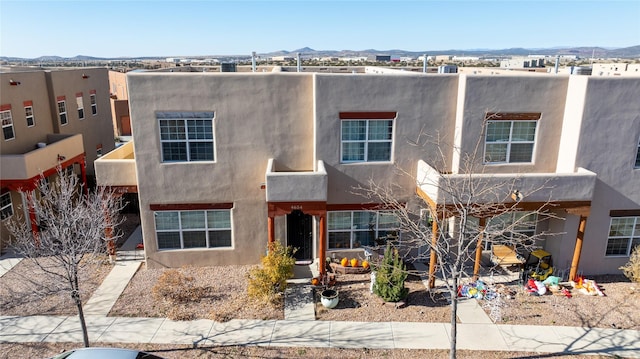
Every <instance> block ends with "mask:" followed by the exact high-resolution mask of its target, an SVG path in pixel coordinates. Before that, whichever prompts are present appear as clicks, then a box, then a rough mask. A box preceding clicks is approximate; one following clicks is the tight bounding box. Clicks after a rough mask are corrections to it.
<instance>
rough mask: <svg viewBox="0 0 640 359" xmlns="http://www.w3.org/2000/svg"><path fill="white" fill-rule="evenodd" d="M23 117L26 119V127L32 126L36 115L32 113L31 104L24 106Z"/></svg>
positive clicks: (34, 123)
mask: <svg viewBox="0 0 640 359" xmlns="http://www.w3.org/2000/svg"><path fill="white" fill-rule="evenodd" d="M24 117H25V120H26V121H27V127H33V126H35V125H36V117H35V115H34V114H33V106H25V107H24ZM29 122H31V124H29Z"/></svg>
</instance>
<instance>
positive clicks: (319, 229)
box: [98, 72, 640, 274]
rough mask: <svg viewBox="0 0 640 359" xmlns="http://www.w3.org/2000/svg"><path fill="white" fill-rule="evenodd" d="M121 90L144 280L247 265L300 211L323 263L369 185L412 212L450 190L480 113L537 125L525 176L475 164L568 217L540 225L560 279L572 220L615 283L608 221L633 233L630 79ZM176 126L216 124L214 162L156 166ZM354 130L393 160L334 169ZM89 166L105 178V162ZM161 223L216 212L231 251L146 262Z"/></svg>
mask: <svg viewBox="0 0 640 359" xmlns="http://www.w3.org/2000/svg"><path fill="white" fill-rule="evenodd" d="M127 82H128V88H129V104H130V111H131V122H132V131H133V138H134V144H133V145H132V146H133V153H134V158H135V159H134V161H135V169H136V176H137V180H135V181H136V182H137V191H138V194H139V201H140V211H141V222H142V229H143V236H144V241H145V255H146V258H147V263H148V265H149V267H159V266H167V267H177V266H182V265H188V264H191V265H226V264H252V263H257V262H258V261H259V258H260V256H261V255H262V254H263V253H264V250H265V248H266V244H267V240H268V239H269V238H271V237H275V239H279V240H283V241H284V242H286V241H287V238H288V235H289V233H288V232H290V231H291V228H290V227H288V224H287V221H289V220H290V219H289V218H290V217H288V216H287V215H288V214H293V213H294V212H295V211H298V210H299V211H302V212H305V211H308V213H311V214H312V221H313V224H312V227H311V230H312V232H313V248H312V252H311V255H312V256H313V257H314V258H315V257H319V256H320V257H321V256H322V255H323V254H325V253H326V252H325V251H327V250H329V251H330V250H331V249H332V248H329V247H328V246H327V241H326V236H327V232H326V230H327V228H326V213H327V212H331V211H338V210H355V209H357V208H359V206H361V207H362V208H365V207H366V206H365V205H366V203H367V201H368V200H367V199H364V198H363V197H362V196H361V195H359V194H357V193H356V192H357V191H356V190H355V188H357V187H358V186H366V185H367V182H368V181H369V180H374V181H375V182H377V183H380V184H385V183H388V184H394V185H395V186H396V187H395V188H396V190H395V192H394V194H395V196H396V197H397V199H398V200H400V201H402V202H411V201H415V194H416V191H417V189H418V188H420V187H421V184H420V182H419V181H418V182H416V178H417V177H420V176H427V175H432V176H435V177H432V178H438V176H456V175H457V174H458V173H459V172H462V170H461V169H460V166H461V163H462V161H461V159H460V157H459V153H460V152H468V151H470V150H472V149H473V148H474V146H476V145H479V148H480V149H481V150H483V148H484V132H483V131H484V127H483V126H484V124H485V120H486V119H487V113H499V114H507V117H508V115H509V114H512V115H514V114H515V115H514V116H516V117H517V116H521V117H517V118H529V119H532V118H533V119H534V120H535V121H536V124H537V125H536V126H537V127H536V133H535V143H534V145H533V150H532V160H531V161H530V162H526V163H501V164H487V163H484V162H483V161H482V158H483V156H482V155H481V156H479V160H478V162H477V163H476V164H475V168H476V171H477V174H478V175H480V174H481V176H479V177H482V176H484V177H485V178H486V179H488V180H490V181H496V182H498V183H499V182H500V181H503V180H504V181H507V180H514V179H515V180H517V181H514V183H516V184H517V185H518V186H519V188H520V189H521V190H523V191H526V190H527V188H536V187H538V186H540V184H544V185H545V186H548V187H549V189H548V190H547V191H546V192H542V193H537V196H538V197H534V196H532V197H530V198H529V199H528V200H529V201H534V202H540V201H543V200H544V199H549V198H551V200H553V201H557V202H559V203H564V204H565V207H566V208H565V207H562V206H561V207H559V208H558V209H557V210H556V211H557V216H558V217H560V219H553V220H549V221H547V223H545V229H547V230H550V231H554V232H556V233H562V234H560V235H558V236H554V238H553V239H548V240H546V241H544V242H543V243H542V244H543V245H544V246H545V248H546V249H547V250H549V251H552V252H553V255H554V258H555V259H556V261H557V262H558V265H559V266H560V267H562V268H565V267H569V266H570V265H571V263H570V262H571V260H572V258H573V250H574V248H575V243H576V233H577V230H578V226H579V223H580V220H581V219H582V220H583V221H584V220H586V223H587V229H586V232H585V236H584V246H583V250H582V256H581V258H582V259H581V261H580V266H579V270H580V271H581V272H583V273H586V274H592V273H617V272H618V269H617V268H618V267H619V266H620V265H622V264H624V263H625V262H626V260H628V256H611V255H609V256H606V255H605V252H606V248H607V240H608V230H609V225H610V222H611V216H612V215H613V216H617V215H619V213H621V212H624V213H627V214H628V215H630V216H632V217H635V216H637V217H640V178H639V176H640V169H636V168H634V163H635V156H636V153H637V149H638V147H637V146H638V138H639V137H640V103H638V101H634V100H633V99H634V98H636V99H637V98H638V96H639V95H640V81H639V80H638V79H632V78H627V79H620V78H593V77H581V76H553V75H545V74H541V75H529V74H528V75H523V76H515V75H510V76H494V75H489V76H483V75H472V74H439V75H431V74H410V75H407V74H403V75H392V74H384V75H373V74H313V73H242V74H239V73H235V74H233V73H187V72H185V73H154V72H148V73H130V74H128V75H127ZM183 111H184V112H202V113H205V112H206V113H213V116H212V117H213V132H214V135H213V136H214V150H213V151H214V159H213V160H211V161H202V162H163V160H162V158H163V157H162V156H163V155H162V153H163V152H162V148H163V144H162V143H161V141H160V126H159V119H158V117H157V116H158V114H159V113H165V112H176V113H179V112H183ZM363 116H364V117H363ZM366 116H373V117H375V118H378V119H388V120H391V124H392V147H391V155H390V160H389V161H381V162H359V163H344V162H343V161H342V159H341V146H343V141H342V140H341V123H342V121H344V120H345V119H353V118H367V117H366ZM376 116H378V117H376ZM522 116H523V117H522ZM435 138H437V141H434V140H433V139H435ZM478 141H480V142H478ZM127 151H129V152H130V150H127ZM125 152H126V151H125ZM116 157H117V159H118V161H121V160H122V155H117V156H116ZM128 161H131V159H129V160H128ZM99 162H105V171H117V169H116V168H117V166H114V167H113V169H109V166H110V164H109V163H108V162H109V159H108V158H103V159H101V160H100V161H99ZM127 166H129V167H128V168H129V170H128V171H130V166H131V163H130V162H129V163H128V164H127ZM100 177H101V176H100V175H99V176H98V181H101V179H100ZM451 178H454V177H450V178H449V179H451ZM105 179H108V181H111V182H110V185H113V186H117V185H118V183H117V182H118V181H120V180H118V179H117V178H116V176H114V175H112V174H109V175H105ZM126 181H129V182H128V183H129V184H126V183H125V182H126ZM130 183H131V178H130V177H129V178H128V179H126V180H125V179H122V185H123V186H129V185H130ZM314 189H315V191H314ZM422 191H423V192H426V191H428V189H426V188H423V189H422ZM309 192H313V193H309ZM432 198H435V199H436V200H437V199H438V194H437V193H435V194H433V197H432ZM525 198H526V197H525ZM526 200H527V199H525V201H526ZM572 206H574V207H576V208H577V207H579V209H580V211H576V208H573V207H572ZM570 207H571V208H570ZM585 207H586V208H587V209H585ZM167 208H168V209H171V208H173V209H175V208H179V209H180V210H187V209H189V208H194V209H195V208H213V209H215V208H229V210H230V213H231V232H232V241H231V245H230V246H227V247H223V248H198V249H195V248H192V249H160V250H159V249H158V239H157V236H158V234H157V231H156V223H155V218H156V217H155V216H157V213H159V212H158V211H164V210H167ZM589 209H590V210H589ZM612 211H613V212H612ZM625 211H626V212H625ZM614 212H615V213H614ZM636 212H637V213H636ZM616 213H617V214H616ZM581 216H582V217H581ZM322 246H323V247H324V248H321V247H322Z"/></svg>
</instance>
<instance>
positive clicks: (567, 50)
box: [0, 45, 640, 62]
mask: <svg viewBox="0 0 640 359" xmlns="http://www.w3.org/2000/svg"><path fill="white" fill-rule="evenodd" d="M298 52H299V53H300V54H302V55H304V56H305V57H362V56H368V55H396V56H407V57H414V58H417V57H418V56H422V55H423V54H427V55H453V56H477V57H505V56H527V55H545V56H555V55H575V56H578V57H581V58H590V57H591V56H594V57H596V58H640V45H636V46H631V47H625V48H605V47H568V46H558V47H551V48H531V49H525V48H519V47H517V48H510V49H497V50H492V49H467V50H455V49H450V50H425V51H406V50H400V49H391V50H376V49H365V50H314V49H312V48H310V47H303V48H300V49H297V50H292V51H288V50H279V51H274V52H268V53H262V54H258V55H259V56H260V57H270V56H285V55H289V56H290V55H292V54H294V55H295V54H296V53H298ZM249 56H250V52H248V53H247V54H246V55H236V56H227V55H207V56H196V57H198V58H205V57H219V58H230V57H235V58H238V59H242V58H245V57H246V58H248V57H249ZM166 57H185V58H190V57H194V56H193V55H184V56H143V57H112V58H105V57H92V56H86V55H77V56H75V57H60V56H40V57H38V58H34V59H27V58H19V57H8V56H0V60H2V61H8V62H20V61H25V62H63V61H70V62H78V61H106V60H120V61H128V60H151V59H164V58H166Z"/></svg>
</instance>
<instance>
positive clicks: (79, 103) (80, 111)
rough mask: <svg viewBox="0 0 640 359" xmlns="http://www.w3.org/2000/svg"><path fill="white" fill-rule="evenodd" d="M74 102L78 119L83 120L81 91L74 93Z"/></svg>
mask: <svg viewBox="0 0 640 359" xmlns="http://www.w3.org/2000/svg"><path fill="white" fill-rule="evenodd" d="M76 104H77V105H78V119H80V120H84V104H83V101H82V92H80V93H77V94H76Z"/></svg>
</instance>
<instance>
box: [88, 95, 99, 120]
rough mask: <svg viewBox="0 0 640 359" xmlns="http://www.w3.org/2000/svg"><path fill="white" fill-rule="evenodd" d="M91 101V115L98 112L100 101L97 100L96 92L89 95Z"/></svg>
mask: <svg viewBox="0 0 640 359" xmlns="http://www.w3.org/2000/svg"><path fill="white" fill-rule="evenodd" d="M89 102H91V115H92V116H96V115H97V114H98V102H97V101H96V94H94V93H92V94H90V95H89Z"/></svg>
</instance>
